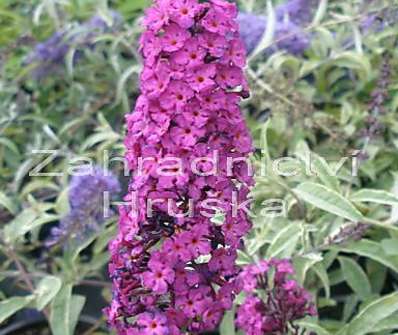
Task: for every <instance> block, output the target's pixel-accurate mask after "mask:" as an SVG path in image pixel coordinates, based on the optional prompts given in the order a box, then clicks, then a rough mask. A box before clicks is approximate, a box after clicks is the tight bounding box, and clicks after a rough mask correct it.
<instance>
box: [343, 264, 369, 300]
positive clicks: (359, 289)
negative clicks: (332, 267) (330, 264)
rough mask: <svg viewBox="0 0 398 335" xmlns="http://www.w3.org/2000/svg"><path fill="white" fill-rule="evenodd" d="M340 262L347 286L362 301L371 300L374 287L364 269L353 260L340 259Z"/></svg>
mask: <svg viewBox="0 0 398 335" xmlns="http://www.w3.org/2000/svg"><path fill="white" fill-rule="evenodd" d="M338 260H339V262H340V264H341V268H342V270H343V275H344V278H345V280H346V281H347V284H348V285H349V286H350V287H351V288H352V290H353V291H354V292H355V293H356V294H358V296H359V297H360V298H361V299H362V300H366V299H367V298H369V297H370V296H371V294H372V287H371V286H370V282H369V279H368V277H367V276H366V273H365V272H364V271H363V270H362V268H361V267H360V266H359V265H358V264H357V263H356V262H355V261H354V260H352V259H351V258H348V257H339V258H338Z"/></svg>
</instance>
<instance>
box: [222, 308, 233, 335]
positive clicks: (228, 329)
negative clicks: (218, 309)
mask: <svg viewBox="0 0 398 335" xmlns="http://www.w3.org/2000/svg"><path fill="white" fill-rule="evenodd" d="M234 322H235V311H234V310H232V311H227V312H226V313H225V314H224V317H223V319H222V321H221V324H220V335H235V334H236V332H235V323H234Z"/></svg>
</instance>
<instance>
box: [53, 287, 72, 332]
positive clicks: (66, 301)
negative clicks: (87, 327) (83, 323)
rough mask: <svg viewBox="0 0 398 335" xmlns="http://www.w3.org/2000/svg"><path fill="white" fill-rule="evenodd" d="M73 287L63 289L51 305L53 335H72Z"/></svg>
mask: <svg viewBox="0 0 398 335" xmlns="http://www.w3.org/2000/svg"><path fill="white" fill-rule="evenodd" d="M71 301H72V285H70V284H68V285H65V286H64V287H62V288H61V290H60V291H59V292H58V294H57V296H56V297H55V299H54V300H53V302H52V304H51V315H50V327H51V331H52V334H53V335H72V333H71V332H70V330H71V328H72V325H71V314H70V312H71Z"/></svg>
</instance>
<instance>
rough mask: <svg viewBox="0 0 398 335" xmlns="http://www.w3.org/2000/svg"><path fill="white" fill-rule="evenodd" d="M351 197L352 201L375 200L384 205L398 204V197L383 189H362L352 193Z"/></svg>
mask: <svg viewBox="0 0 398 335" xmlns="http://www.w3.org/2000/svg"><path fill="white" fill-rule="evenodd" d="M350 199H351V200H352V201H358V202H375V203H378V204H383V205H392V206H394V205H395V206H396V205H398V197H397V196H395V195H394V194H392V193H390V192H387V191H382V190H372V189H362V190H360V191H358V192H356V193H354V194H352V195H351V197H350Z"/></svg>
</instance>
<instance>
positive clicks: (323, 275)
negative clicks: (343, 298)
mask: <svg viewBox="0 0 398 335" xmlns="http://www.w3.org/2000/svg"><path fill="white" fill-rule="evenodd" d="M312 270H313V271H314V272H315V273H316V275H317V276H318V278H319V279H320V280H321V282H322V285H323V289H324V290H325V296H326V299H329V298H330V280H329V275H328V273H327V271H326V269H325V265H324V264H323V262H322V263H316V264H314V266H313V267H312Z"/></svg>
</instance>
